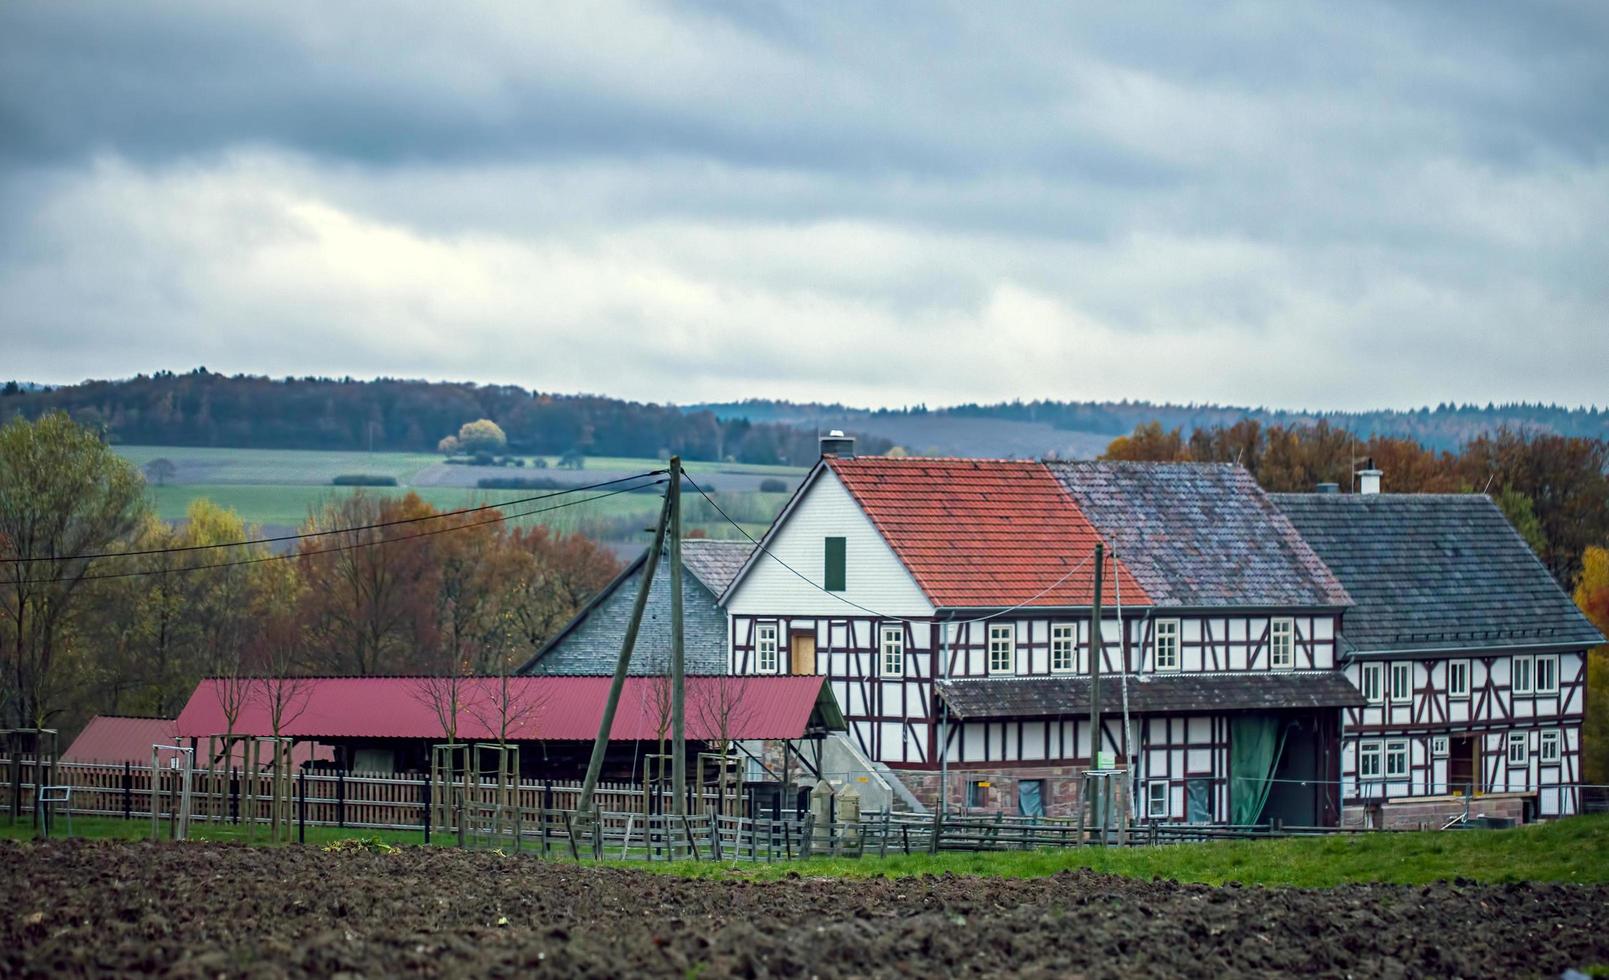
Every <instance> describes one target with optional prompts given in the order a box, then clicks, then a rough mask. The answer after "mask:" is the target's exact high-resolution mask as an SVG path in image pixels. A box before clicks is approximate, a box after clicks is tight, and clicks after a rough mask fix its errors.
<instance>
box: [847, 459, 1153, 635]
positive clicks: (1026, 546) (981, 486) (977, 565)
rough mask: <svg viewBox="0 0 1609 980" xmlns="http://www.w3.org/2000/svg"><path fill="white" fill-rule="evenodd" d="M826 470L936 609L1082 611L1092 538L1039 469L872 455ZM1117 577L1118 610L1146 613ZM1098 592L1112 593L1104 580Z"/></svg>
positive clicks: (1087, 596) (1015, 463) (1142, 597)
mask: <svg viewBox="0 0 1609 980" xmlns="http://www.w3.org/2000/svg"><path fill="white" fill-rule="evenodd" d="M824 463H825V465H826V466H827V467H829V468H830V469H831V470H832V472H833V473H834V474H836V475H837V477H838V478H839V479H840V480H841V481H843V484H844V486H845V488H847V489H848V491H849V493H850V494H851V496H853V497H854V498H855V500H856V502H857V503H859V504H860V506H861V509H862V510H864V511H865V512H866V516H867V517H869V518H870V519H871V522H872V524H873V525H875V526H876V528H877V530H878V532H879V533H880V534H882V536H883V538H884V540H886V541H887V542H888V543H889V546H890V547H891V548H893V550H894V553H895V554H896V555H897V556H898V557H899V559H900V561H902V562H903V563H904V564H905V567H906V568H907V569H909V570H910V573H911V576H912V577H913V578H914V579H915V580H916V583H917V585H918V586H919V587H920V588H921V589H922V591H923V593H925V594H926V595H927V597H928V600H929V601H930V602H932V603H933V604H934V606H937V607H940V608H963V609H964V608H989V609H997V608H1005V607H1008V606H1015V605H1018V604H1027V605H1030V606H1087V605H1089V604H1090V602H1091V598H1092V596H1091V586H1092V583H1093V579H1094V575H1093V572H1094V563H1093V562H1092V561H1089V560H1088V559H1090V558H1091V557H1092V555H1093V552H1094V549H1095V544H1096V542H1097V541H1099V540H1100V537H1099V535H1097V534H1096V532H1095V528H1094V527H1093V526H1092V525H1091V524H1090V522H1089V521H1088V520H1086V519H1085V517H1084V515H1083V514H1082V513H1080V512H1079V509H1078V507H1077V506H1076V505H1075V504H1074V503H1073V500H1072V498H1071V497H1069V496H1068V495H1067V492H1066V491H1065V490H1063V489H1062V487H1061V485H1060V484H1059V483H1057V482H1056V480H1055V479H1054V478H1053V477H1052V476H1051V474H1050V471H1049V470H1047V469H1046V468H1045V466H1044V464H1043V463H1039V462H1035V461H1023V460H1002V459H994V460H986V459H927V458H916V457H906V458H899V459H891V458H886V457H880V456H861V457H853V458H846V459H837V458H832V457H828V458H826V459H825V461H824ZM1080 564H1082V566H1083V567H1082V568H1080V567H1079V566H1080ZM1111 571H1112V569H1111V566H1108V569H1107V572H1108V575H1110V573H1111ZM1069 573H1072V574H1071V575H1069ZM1117 575H1118V576H1119V577H1120V578H1121V581H1122V591H1123V601H1124V603H1125V604H1127V605H1145V604H1146V602H1147V599H1146V594H1145V590H1144V589H1142V588H1141V587H1140V583H1139V582H1137V581H1135V579H1134V576H1132V575H1130V574H1129V572H1128V570H1127V569H1125V568H1123V567H1122V565H1121V563H1120V562H1119V563H1117ZM1105 588H1106V589H1107V592H1108V594H1110V593H1111V591H1112V579H1111V578H1110V577H1109V578H1108V579H1107V582H1106V586H1105Z"/></svg>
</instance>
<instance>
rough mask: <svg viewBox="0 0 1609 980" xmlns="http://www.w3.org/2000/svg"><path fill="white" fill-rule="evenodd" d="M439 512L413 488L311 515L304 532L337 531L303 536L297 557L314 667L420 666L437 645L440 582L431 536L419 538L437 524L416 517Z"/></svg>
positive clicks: (353, 670) (340, 502)
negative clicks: (435, 621) (401, 494)
mask: <svg viewBox="0 0 1609 980" xmlns="http://www.w3.org/2000/svg"><path fill="white" fill-rule="evenodd" d="M435 515H436V510H435V508H433V507H431V506H430V505H429V504H427V503H425V502H424V501H423V500H420V499H419V497H418V496H417V495H415V494H412V493H410V494H408V495H407V496H405V497H402V498H400V499H397V498H391V497H376V496H371V495H368V494H364V493H361V492H360V493H355V494H352V495H351V496H348V497H344V498H340V499H337V500H335V501H333V502H331V503H329V504H327V505H325V507H324V508H323V510H321V511H320V512H319V513H318V514H316V515H315V516H314V517H312V518H310V519H309V520H308V522H307V524H306V525H305V527H304V530H305V531H308V532H324V531H328V532H332V533H327V534H322V533H321V534H320V535H319V536H318V537H314V538H308V539H305V540H304V541H303V542H302V544H301V550H300V554H301V557H300V559H299V560H298V561H297V565H298V570H299V572H300V575H301V579H302V584H303V588H302V589H300V590H299V602H300V607H299V614H300V620H301V624H302V628H303V630H304V632H305V639H306V651H307V658H308V660H307V666H308V667H309V668H310V669H312V670H315V671H317V672H320V673H332V674H357V675H361V676H368V675H372V674H397V673H404V672H407V671H410V670H415V669H417V668H418V667H419V654H420V651H422V650H429V649H431V648H432V647H433V645H434V644H435V637H434V635H433V630H434V625H433V618H434V613H435V609H436V599H435V595H436V589H437V586H438V581H439V576H438V571H439V570H438V568H437V566H436V563H435V561H434V552H433V550H432V547H431V541H432V538H431V537H421V536H420V535H421V534H422V533H423V532H425V531H429V530H431V527H432V524H431V522H430V521H429V520H419V519H421V518H430V517H433V516H435ZM400 521H411V522H412V523H396V522H400ZM377 524H389V525H390V526H388V527H374V526H373V525H377ZM453 533H459V532H453ZM387 542H389V543H387Z"/></svg>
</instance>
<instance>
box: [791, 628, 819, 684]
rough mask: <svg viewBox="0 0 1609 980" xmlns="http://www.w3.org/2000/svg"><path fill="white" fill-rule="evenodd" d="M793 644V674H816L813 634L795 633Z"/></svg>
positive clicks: (814, 637)
mask: <svg viewBox="0 0 1609 980" xmlns="http://www.w3.org/2000/svg"><path fill="white" fill-rule="evenodd" d="M791 642H792V644H793V673H795V674H814V673H815V672H816V636H815V634H814V633H795V634H794V635H793V638H792V641H791Z"/></svg>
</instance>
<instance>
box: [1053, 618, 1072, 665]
mask: <svg viewBox="0 0 1609 980" xmlns="http://www.w3.org/2000/svg"><path fill="white" fill-rule="evenodd" d="M1073 629H1074V627H1073V624H1072V623H1056V624H1055V625H1053V626H1051V628H1050V670H1051V673H1055V674H1067V673H1071V672H1072V670H1073V667H1074V665H1075V661H1074V660H1073V649H1074V643H1073V636H1074V633H1073Z"/></svg>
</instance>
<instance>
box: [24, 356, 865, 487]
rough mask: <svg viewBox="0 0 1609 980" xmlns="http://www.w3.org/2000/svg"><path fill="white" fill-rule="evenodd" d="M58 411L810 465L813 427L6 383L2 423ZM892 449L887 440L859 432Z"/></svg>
mask: <svg viewBox="0 0 1609 980" xmlns="http://www.w3.org/2000/svg"><path fill="white" fill-rule="evenodd" d="M55 409H61V410H64V411H66V412H67V413H68V414H69V415H71V416H72V418H73V419H74V420H75V421H78V422H80V423H82V424H85V425H89V426H93V427H97V428H104V430H105V432H106V434H107V437H108V438H109V439H110V440H111V441H113V442H119V443H127V444H148V445H171V446H228V447H233V448H243V449H348V450H350V449H372V450H390V451H425V452H429V451H433V450H434V449H435V448H436V444H437V442H438V441H439V440H440V439H441V438H442V437H443V436H446V435H450V434H452V433H455V432H457V431H458V427H459V426H461V425H463V424H464V423H465V422H470V421H473V420H475V419H482V418H487V419H491V420H492V421H494V422H496V423H497V424H498V425H500V426H501V427H502V428H503V431H504V432H505V433H506V434H507V435H508V440H509V448H510V449H511V450H513V451H515V452H525V453H542V454H552V455H559V454H563V453H567V452H570V451H572V450H575V451H579V452H581V453H584V454H586V455H588V456H632V457H647V458H653V457H655V456H659V455H662V454H665V453H678V454H680V455H682V456H684V457H686V458H687V459H693V460H716V461H719V460H726V459H732V460H734V461H737V462H742V463H764V464H779V463H780V464H792V465H808V464H810V463H812V462H814V461H815V459H816V456H817V453H818V448H817V445H816V433H815V432H814V431H813V430H803V429H800V428H797V427H795V426H792V425H787V424H782V423H776V422H750V421H749V420H747V419H736V418H732V419H721V418H718V417H717V416H716V415H715V413H714V412H710V411H697V410H693V411H687V410H683V409H681V408H678V407H676V406H674V405H653V404H641V403H638V402H629V401H623V400H620V399H617V398H606V397H602V396H597V395H554V394H544V393H541V392H532V391H526V390H525V389H524V388H519V387H515V386H512V385H477V384H471V383H464V382H429V381H407V380H397V379H391V378H381V379H378V380H374V381H355V380H353V379H351V378H342V379H338V380H337V379H330V378H284V379H274V378H264V377H254V376H249V375H234V376H225V375H222V374H215V373H212V372H209V371H207V370H206V369H205V368H198V369H196V370H195V371H191V372H189V373H187V374H173V373H171V372H166V371H159V372H157V373H156V374H154V375H150V376H147V375H137V376H135V377H133V378H129V379H127V380H122V381H87V382H84V383H83V384H77V385H66V386H63V387H60V388H54V389H51V390H48V391H46V390H29V387H28V386H24V385H20V384H17V383H14V382H13V383H8V384H6V385H5V386H4V387H3V388H0V421H3V420H4V419H6V418H9V417H11V416H13V415H17V414H21V415H23V416H25V417H28V418H38V417H39V416H40V415H42V414H44V413H45V412H48V411H52V410H55ZM860 444H861V446H862V448H863V450H865V451H867V452H873V453H882V452H887V451H888V450H889V449H890V448H892V445H893V444H892V443H890V442H889V441H888V440H887V439H879V438H876V437H865V436H863V437H861V443H860Z"/></svg>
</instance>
